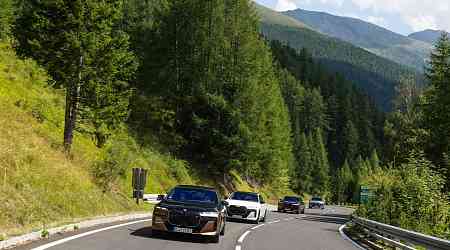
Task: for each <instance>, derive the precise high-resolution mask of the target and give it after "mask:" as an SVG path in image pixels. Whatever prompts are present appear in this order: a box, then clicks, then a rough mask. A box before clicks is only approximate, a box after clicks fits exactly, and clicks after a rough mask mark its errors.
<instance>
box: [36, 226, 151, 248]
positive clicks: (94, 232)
mask: <svg viewBox="0 0 450 250" xmlns="http://www.w3.org/2000/svg"><path fill="white" fill-rule="evenodd" d="M151 220H152V219H145V220H138V221H132V222H127V223H123V224H119V225H114V226H110V227H105V228H100V229H97V230H92V231H89V232H85V233H82V234H77V235H74V236H71V237H68V238H64V239H61V240H57V241H54V242H50V243H48V244H45V245H42V246H40V247H36V248H33V249H31V250H44V249H48V248H50V247H54V246H57V245H61V244H64V243H66V242H68V241H71V240H75V239H78V238H81V237H85V236H88V235H91V234H96V233H99V232H103V231H106V230H111V229H114V228H118V227H124V226H128V225H133V224H137V223H142V222H147V221H151Z"/></svg>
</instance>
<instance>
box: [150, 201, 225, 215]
mask: <svg viewBox="0 0 450 250" xmlns="http://www.w3.org/2000/svg"><path fill="white" fill-rule="evenodd" d="M159 206H160V207H165V208H169V209H171V208H186V209H189V210H193V211H198V212H217V211H218V208H217V206H216V205H215V204H212V203H202V202H179V201H171V200H163V201H161V202H160V203H159Z"/></svg>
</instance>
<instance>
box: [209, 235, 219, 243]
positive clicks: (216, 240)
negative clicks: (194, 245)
mask: <svg viewBox="0 0 450 250" xmlns="http://www.w3.org/2000/svg"><path fill="white" fill-rule="evenodd" d="M211 242H212V243H216V244H217V243H219V242H220V235H219V234H218V235H214V236H212V237H211Z"/></svg>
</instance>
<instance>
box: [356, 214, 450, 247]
mask: <svg viewBox="0 0 450 250" xmlns="http://www.w3.org/2000/svg"><path fill="white" fill-rule="evenodd" d="M352 222H353V223H354V224H356V225H359V226H361V227H363V228H365V229H367V230H368V231H369V232H370V233H371V234H372V235H373V236H374V237H376V238H378V239H379V240H382V241H385V242H386V243H388V244H391V245H394V246H396V247H399V248H401V249H414V248H413V247H412V246H421V247H425V248H426V249H431V250H449V249H450V241H448V240H444V239H440V238H437V237H433V236H429V235H425V234H421V233H417V232H414V231H410V230H406V229H402V228H399V227H394V226H391V225H387V224H383V223H380V222H376V221H372V220H368V219H363V218H359V217H356V216H353V217H352ZM404 243H406V244H404Z"/></svg>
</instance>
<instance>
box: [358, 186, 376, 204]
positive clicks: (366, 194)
mask: <svg viewBox="0 0 450 250" xmlns="http://www.w3.org/2000/svg"><path fill="white" fill-rule="evenodd" d="M359 190H360V192H359V203H360V204H367V203H369V200H370V199H371V198H372V196H373V190H372V188H370V187H368V186H360V189H359Z"/></svg>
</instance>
